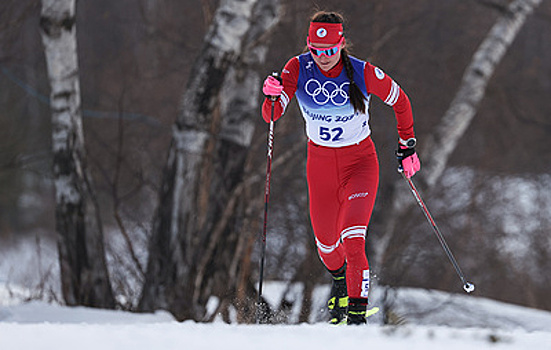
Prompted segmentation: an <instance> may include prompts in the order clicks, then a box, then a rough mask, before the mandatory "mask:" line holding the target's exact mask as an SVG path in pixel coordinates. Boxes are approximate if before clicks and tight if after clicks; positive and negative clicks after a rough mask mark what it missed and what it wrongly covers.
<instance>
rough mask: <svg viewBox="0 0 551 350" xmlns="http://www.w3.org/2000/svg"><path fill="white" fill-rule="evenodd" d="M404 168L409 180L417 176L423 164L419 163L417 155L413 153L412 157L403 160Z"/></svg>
mask: <svg viewBox="0 0 551 350" xmlns="http://www.w3.org/2000/svg"><path fill="white" fill-rule="evenodd" d="M402 168H403V169H404V174H405V175H406V177H407V178H408V179H409V178H410V177H412V176H413V175H415V173H416V172H418V171H419V169H421V162H420V161H419V157H418V156H417V153H413V154H412V155H411V156H409V157H406V158H404V159H402Z"/></svg>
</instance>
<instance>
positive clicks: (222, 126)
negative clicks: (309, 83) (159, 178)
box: [140, 0, 279, 320]
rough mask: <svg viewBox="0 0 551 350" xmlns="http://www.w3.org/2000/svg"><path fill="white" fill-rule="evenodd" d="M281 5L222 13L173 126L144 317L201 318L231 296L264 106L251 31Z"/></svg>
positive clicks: (240, 5)
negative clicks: (246, 181)
mask: <svg viewBox="0 0 551 350" xmlns="http://www.w3.org/2000/svg"><path fill="white" fill-rule="evenodd" d="M257 2H259V4H258V5H257ZM268 3H269V4H268ZM278 3H279V2H278V1H270V2H268V1H265V0H260V1H252V0H248V1H223V2H222V3H221V5H220V7H219V9H218V10H217V11H216V13H215V16H214V19H213V23H212V24H211V28H210V30H209V33H208V34H207V36H206V38H205V44H204V47H203V49H202V52H201V54H200V55H199V58H198V59H197V61H196V64H195V66H194V69H193V72H194V73H193V75H192V77H191V78H190V82H189V84H188V88H187V91H186V93H185V95H184V98H183V103H182V112H181V113H180V115H179V117H178V120H177V122H176V124H175V126H174V132H173V140H172V145H171V149H170V151H169V158H168V162H167V165H166V169H165V172H164V179H163V185H162V189H161V194H160V203H159V208H158V211H157V215H156V218H155V220H154V225H153V232H152V239H151V243H150V248H149V253H150V258H149V262H148V269H147V273H146V283H145V286H144V290H143V294H142V298H141V301H140V309H142V310H154V309H157V308H164V309H167V310H169V311H171V312H172V313H173V314H174V315H175V316H176V317H177V318H178V319H187V318H192V319H196V320H200V319H202V317H204V314H205V305H206V302H207V301H208V297H209V296H210V295H211V294H214V295H219V296H221V297H226V296H227V295H226V294H227V293H230V291H231V289H232V287H231V285H232V284H233V283H234V281H229V280H228V279H229V278H230V276H229V270H230V266H232V265H235V264H231V261H234V260H235V259H234V258H235V257H234V254H235V253H236V252H235V251H234V249H235V248H236V247H237V246H242V244H241V245H240V244H239V243H238V242H241V238H240V235H239V234H238V232H237V231H236V227H237V226H238V225H239V223H238V222H237V221H236V219H235V217H234V216H233V213H234V210H235V208H236V207H237V206H236V203H238V201H237V200H236V198H235V197H232V193H233V191H234V189H235V188H236V187H237V186H238V185H239V183H240V182H241V181H242V177H243V169H244V166H245V160H246V156H247V151H248V148H249V146H250V142H251V138H252V134H253V131H254V118H255V117H256V114H255V113H256V112H257V110H258V105H259V101H258V92H257V88H258V86H259V85H260V79H259V78H258V76H257V74H256V73H252V72H251V65H252V64H253V63H258V62H259V61H258V60H263V57H264V56H263V55H264V54H265V53H264V52H262V51H260V52H256V51H255V50H252V49H253V48H254V46H253V45H252V44H251V43H252V42H254V43H256V40H258V39H259V37H260V35H261V33H263V31H265V30H266V29H264V30H260V31H258V29H257V31H255V30H254V28H253V27H252V26H253V25H254V24H255V23H256V24H258V25H262V26H264V28H267V27H266V26H267V25H269V24H271V23H273V20H272V21H269V20H268V18H267V17H266V15H263V16H262V18H260V17H259V15H261V14H260V13H259V11H260V9H262V8H266V7H267V6H271V8H273V6H276V5H275V4H278ZM274 13H275V11H273V10H271V11H268V14H271V16H274ZM263 20H264V22H262V21H263ZM236 62H239V64H236ZM239 251H242V249H239Z"/></svg>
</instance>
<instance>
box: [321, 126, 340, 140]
mask: <svg viewBox="0 0 551 350" xmlns="http://www.w3.org/2000/svg"><path fill="white" fill-rule="evenodd" d="M343 133H344V129H343V128H333V129H330V128H326V127H324V126H320V139H321V140H323V141H332V142H335V141H339V140H341V139H342V134H343Z"/></svg>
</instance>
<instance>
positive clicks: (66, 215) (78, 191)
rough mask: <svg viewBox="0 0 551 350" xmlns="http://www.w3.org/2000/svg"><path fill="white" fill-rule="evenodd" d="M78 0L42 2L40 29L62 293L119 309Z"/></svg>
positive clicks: (79, 302)
mask: <svg viewBox="0 0 551 350" xmlns="http://www.w3.org/2000/svg"><path fill="white" fill-rule="evenodd" d="M75 6H76V5H75V0H42V12H41V18H40V29H41V35H42V41H43V44H44V49H45V56H46V64H47V69H48V76H49V80H50V85H51V93H50V101H51V110H52V148H53V155H54V164H53V173H54V181H55V195H56V211H55V213H56V214H55V215H56V231H57V235H58V250H59V264H60V269H61V290H62V292H63V297H64V299H65V302H66V303H67V304H68V305H72V306H75V305H86V306H93V307H101V308H113V307H114V306H115V302H114V298H113V293H112V290H111V285H110V282H109V276H108V272H107V267H106V263H105V254H104V245H103V232H102V228H101V223H100V218H99V214H98V208H97V204H96V201H95V194H94V189H93V186H92V181H91V178H90V175H89V173H88V169H87V168H86V153H85V148H84V137H83V129H82V119H81V110H80V87H79V76H78V64H77V50H76V25H75Z"/></svg>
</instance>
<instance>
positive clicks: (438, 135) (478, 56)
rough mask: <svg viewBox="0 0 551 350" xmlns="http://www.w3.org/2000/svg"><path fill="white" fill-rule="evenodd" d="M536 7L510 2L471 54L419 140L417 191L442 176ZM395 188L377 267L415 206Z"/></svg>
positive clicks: (530, 0)
mask: <svg viewBox="0 0 551 350" xmlns="http://www.w3.org/2000/svg"><path fill="white" fill-rule="evenodd" d="M540 3H541V0H515V1H512V2H511V3H510V4H509V5H508V6H507V7H506V8H504V10H503V13H502V14H501V16H500V17H499V18H498V19H497V21H496V23H495V24H494V25H493V27H492V28H491V29H490V31H489V32H488V34H487V35H486V37H485V38H484V40H483V41H482V43H481V44H480V46H479V47H478V49H477V50H476V52H475V53H474V55H473V58H472V60H471V62H470V64H469V65H468V66H467V68H466V69H465V72H464V74H463V78H462V81H461V85H460V87H459V89H458V91H457V93H456V95H455V97H454V99H453V100H452V102H451V105H450V107H449V108H448V110H447V111H446V113H445V114H444V116H443V117H442V119H441V120H440V122H439V123H438V125H437V126H436V128H435V130H434V132H433V133H432V134H431V135H429V137H427V139H426V140H425V141H423V140H420V141H421V143H422V144H423V146H424V147H422V148H421V151H420V152H419V153H420V155H421V161H422V171H421V172H420V173H419V175H418V176H416V179H415V180H416V182H417V185H418V187H419V188H420V189H421V190H430V189H431V188H432V187H433V186H434V185H435V184H436V183H437V182H438V180H439V179H440V177H441V176H442V173H443V172H444V170H445V168H446V164H447V163H448V161H449V158H450V156H451V154H452V153H453V151H454V150H455V149H456V148H457V146H458V145H459V143H460V141H461V137H462V136H463V135H464V134H465V132H466V130H467V129H468V127H469V125H470V124H471V122H472V120H473V118H474V117H475V115H476V113H477V110H478V106H479V104H480V102H481V101H482V99H483V98H484V95H485V93H486V87H487V85H488V83H489V81H490V79H491V78H492V76H493V74H494V72H495V70H496V68H497V66H498V65H499V63H500V62H501V60H502V58H503V57H504V55H505V54H506V52H507V50H508V48H509V46H510V45H511V43H512V42H513V40H514V39H515V38H516V36H517V34H518V32H519V31H520V29H521V28H522V26H523V25H524V23H525V22H526V19H527V18H528V16H529V15H530V14H532V12H533V11H534V10H535V8H537V6H538V5H539V4H540ZM395 188H396V191H395V194H394V198H393V202H392V203H393V209H392V210H391V212H392V216H390V217H389V218H388V220H387V228H386V230H385V235H384V236H383V237H381V239H380V240H379V241H378V242H377V243H376V247H375V253H376V262H375V264H376V265H377V266H381V265H382V264H383V261H384V259H385V254H386V252H387V249H388V248H389V246H390V244H391V241H392V240H393V239H395V235H396V225H397V223H398V222H400V220H402V216H403V215H404V214H405V213H406V212H408V210H410V209H411V208H412V207H413V206H415V204H416V203H415V200H414V199H413V198H412V197H411V193H410V192H409V190H408V188H407V186H406V185H405V184H401V183H400V184H398V183H397V184H396V185H395Z"/></svg>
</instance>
